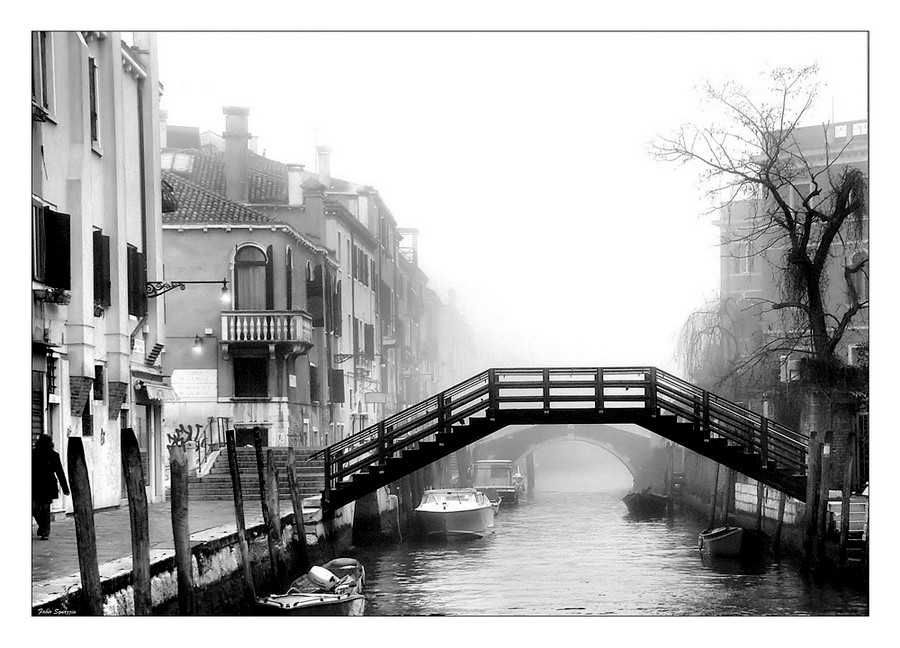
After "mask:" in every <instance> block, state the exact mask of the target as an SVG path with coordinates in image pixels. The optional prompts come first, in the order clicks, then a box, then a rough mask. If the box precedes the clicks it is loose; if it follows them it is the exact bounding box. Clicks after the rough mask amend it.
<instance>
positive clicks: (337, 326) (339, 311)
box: [331, 280, 344, 336]
mask: <svg viewBox="0 0 900 648" xmlns="http://www.w3.org/2000/svg"><path fill="white" fill-rule="evenodd" d="M341 299H342V297H341V282H340V280H338V281H337V283H335V285H334V299H333V300H332V302H331V304H332V307H333V308H334V312H333V314H332V321H333V322H334V334H335V335H338V336H340V335H341V334H342V333H343V326H342V324H343V323H344V322H343V304H342V303H341Z"/></svg>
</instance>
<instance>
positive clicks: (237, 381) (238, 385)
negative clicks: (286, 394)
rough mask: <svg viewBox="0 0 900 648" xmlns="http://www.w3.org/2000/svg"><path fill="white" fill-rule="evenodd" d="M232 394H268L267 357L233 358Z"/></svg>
mask: <svg viewBox="0 0 900 648" xmlns="http://www.w3.org/2000/svg"><path fill="white" fill-rule="evenodd" d="M233 362H234V395H235V397H237V398H259V397H266V396H268V395H269V359H268V358H265V357H261V358H253V357H248V358H241V357H236V358H234V361H233Z"/></svg>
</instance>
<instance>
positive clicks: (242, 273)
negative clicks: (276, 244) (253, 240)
mask: <svg viewBox="0 0 900 648" xmlns="http://www.w3.org/2000/svg"><path fill="white" fill-rule="evenodd" d="M267 270H268V259H267V258H266V253H265V252H263V251H262V250H260V249H259V248H258V247H256V246H255V245H245V246H244V247H242V248H240V249H239V250H238V251H237V254H235V257H234V288H235V300H234V309H235V310H249V311H253V310H265V308H266V302H267V300H266V291H267V285H268V283H269V282H268V278H267V274H268V273H267Z"/></svg>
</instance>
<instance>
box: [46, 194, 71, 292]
mask: <svg viewBox="0 0 900 648" xmlns="http://www.w3.org/2000/svg"><path fill="white" fill-rule="evenodd" d="M44 228H45V229H44V232H45V235H46V240H47V248H46V271H45V273H44V279H45V283H46V284H47V285H48V286H52V287H53V288H62V289H65V290H69V289H70V288H71V287H72V286H71V276H72V275H71V239H70V228H69V215H68V214H60V213H59V212H55V211H53V210H52V209H45V210H44Z"/></svg>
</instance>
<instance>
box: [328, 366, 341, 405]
mask: <svg viewBox="0 0 900 648" xmlns="http://www.w3.org/2000/svg"><path fill="white" fill-rule="evenodd" d="M328 389H329V394H328V396H329V399H328V400H330V401H331V402H332V403H343V402H344V370H343V369H332V370H330V372H329V374H328Z"/></svg>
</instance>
